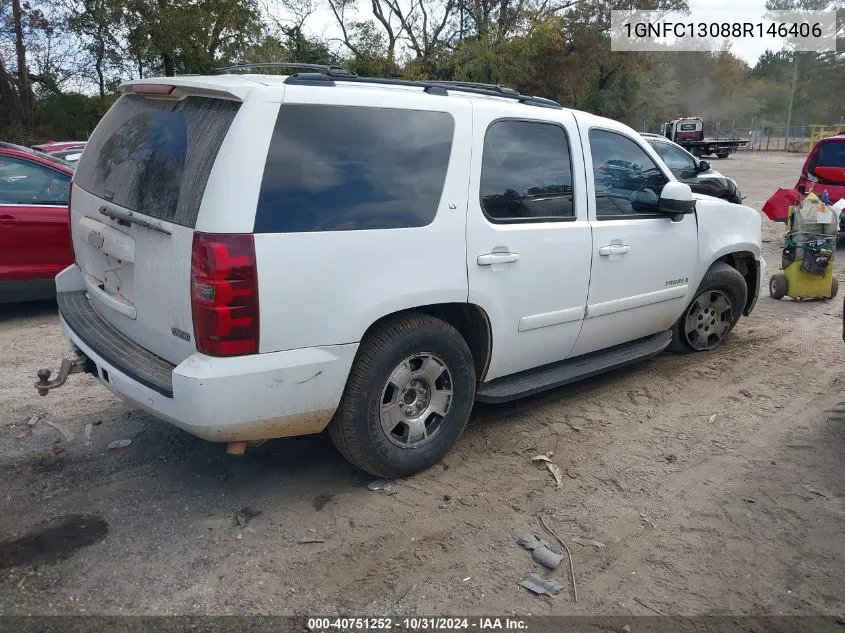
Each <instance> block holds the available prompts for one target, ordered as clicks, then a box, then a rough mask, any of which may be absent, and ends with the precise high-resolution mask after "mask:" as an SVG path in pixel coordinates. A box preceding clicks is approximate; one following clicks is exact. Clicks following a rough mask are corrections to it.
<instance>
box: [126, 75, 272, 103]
mask: <svg viewBox="0 0 845 633" xmlns="http://www.w3.org/2000/svg"><path fill="white" fill-rule="evenodd" d="M259 85H260V84H258V83H257V82H255V81H251V80H249V79H245V78H243V77H241V76H239V75H225V79H224V80H223V81H221V80H220V79H217V78H216V77H215V78H209V77H203V76H196V77H192V76H183V77H155V78H151V79H135V80H133V81H127V82H125V83H122V84H121V85H120V88H119V90H120V92H121V93H122V94H138V95H143V96H146V97H150V98H153V99H173V100H176V101H179V100H181V99H184V98H185V97H188V96H200V97H212V98H215V99H228V100H232V101H243V100H244V99H245V98H246V96H247V95H248V94H249V92H250V91H251V90H252V89H253V88H255V87H257V86H259Z"/></svg>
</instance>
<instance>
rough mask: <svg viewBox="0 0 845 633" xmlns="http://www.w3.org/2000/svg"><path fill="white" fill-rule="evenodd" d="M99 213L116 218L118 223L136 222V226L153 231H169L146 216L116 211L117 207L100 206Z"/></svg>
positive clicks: (166, 232) (168, 233)
mask: <svg viewBox="0 0 845 633" xmlns="http://www.w3.org/2000/svg"><path fill="white" fill-rule="evenodd" d="M100 214H101V215H104V216H106V217H107V218H111V219H112V220H116V221H117V223H118V224H123V225H124V226H129V225H130V224H137V225H138V226H145V227H147V228H148V229H152V230H153V231H158V232H159V233H164V234H165V235H170V234H171V233H170V231H168V230H167V229H166V228H164V227H163V226H162V225H161V224H160V223H158V222H155V221H153V220H148V219H147V218H142V217H138V216H137V215H135V214H134V213H133V212H132V211H118V210H117V209H109V208H108V207H100Z"/></svg>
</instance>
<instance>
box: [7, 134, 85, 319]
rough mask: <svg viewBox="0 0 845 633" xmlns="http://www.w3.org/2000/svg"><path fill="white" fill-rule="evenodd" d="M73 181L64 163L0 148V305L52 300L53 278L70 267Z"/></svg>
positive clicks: (20, 149) (17, 147) (17, 149)
mask: <svg viewBox="0 0 845 633" xmlns="http://www.w3.org/2000/svg"><path fill="white" fill-rule="evenodd" d="M72 176H73V167H72V166H71V165H70V164H69V163H65V162H64V161H62V160H60V159H57V158H53V157H50V156H47V155H45V154H42V153H40V152H36V151H34V150H31V149H29V148H26V147H21V146H20V145H12V144H10V143H0V303H10V302H13V301H31V300H35V299H45V298H49V297H52V296H54V295H55V293H56V286H55V277H56V275H57V274H58V273H59V272H60V271H61V270H63V269H64V268H66V267H67V266H68V265H70V264H71V263H73V248H72V246H71V243H70V230H69V224H68V195H69V193H70V180H71V177H72Z"/></svg>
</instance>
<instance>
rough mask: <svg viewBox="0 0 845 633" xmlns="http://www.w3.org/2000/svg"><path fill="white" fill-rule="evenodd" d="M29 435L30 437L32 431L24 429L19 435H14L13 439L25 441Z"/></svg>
mask: <svg viewBox="0 0 845 633" xmlns="http://www.w3.org/2000/svg"><path fill="white" fill-rule="evenodd" d="M30 435H32V431H30V430H29V429H24V430H23V431H21V432H20V433H16V434H15V439H16V440H25V439H26V438H28V437H29V436H30Z"/></svg>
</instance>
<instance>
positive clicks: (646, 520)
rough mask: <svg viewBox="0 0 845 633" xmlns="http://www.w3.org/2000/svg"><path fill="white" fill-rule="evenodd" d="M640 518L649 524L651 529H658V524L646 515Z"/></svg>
mask: <svg viewBox="0 0 845 633" xmlns="http://www.w3.org/2000/svg"><path fill="white" fill-rule="evenodd" d="M640 518H641V519H642V520H643V521H644V522H645V523H648V524H649V525H650V526H651V527H653V528H656V527H657V524H655V522H654V521H652V520H651V519H649V518H648V517H647V516H646V515H644V514H641V515H640Z"/></svg>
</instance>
